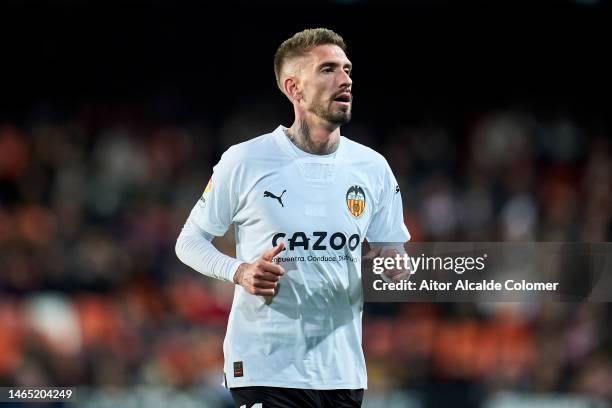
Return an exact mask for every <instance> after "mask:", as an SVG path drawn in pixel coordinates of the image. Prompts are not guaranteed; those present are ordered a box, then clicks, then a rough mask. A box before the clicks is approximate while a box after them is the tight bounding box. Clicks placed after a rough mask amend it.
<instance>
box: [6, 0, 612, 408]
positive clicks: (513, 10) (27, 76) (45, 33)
mask: <svg viewBox="0 0 612 408" xmlns="http://www.w3.org/2000/svg"><path fill="white" fill-rule="evenodd" d="M459 3H461V4H459ZM0 17H1V19H2V24H1V25H0V45H1V47H0V62H1V64H0V65H1V68H0V85H1V87H0V96H1V97H0V385H1V386H8V385H11V386H15V385H17V386H26V385H51V386H53V385H79V391H80V402H79V404H78V406H84V407H106V406H108V407H137V406H147V407H164V406H172V407H195V406H199V407H225V406H228V405H227V401H228V400H227V393H225V392H224V390H223V389H222V388H220V381H221V370H222V348H221V345H222V339H223V334H224V330H225V324H226V320H227V314H228V311H229V307H230V301H231V298H230V296H231V292H232V288H231V286H230V285H225V284H221V283H217V282H214V281H212V280H211V279H207V278H204V277H202V276H201V275H199V274H197V273H196V272H194V271H192V270H189V269H188V268H187V267H185V266H183V265H182V264H180V263H179V261H178V260H177V259H176V257H175V255H174V242H175V239H176V237H177V234H178V232H179V229H180V228H181V226H182V223H183V222H184V220H185V219H186V217H187V215H188V212H189V210H190V209H191V207H192V206H193V205H194V203H195V202H196V200H197V199H198V197H199V195H200V194H201V191H202V189H203V188H204V186H205V185H206V182H207V181H208V178H209V176H210V173H211V168H212V166H213V165H214V163H216V161H217V160H218V158H219V157H220V154H221V153H222V152H223V151H224V150H225V149H226V148H227V147H228V146H229V145H231V144H234V143H236V142H239V141H241V140H244V139H246V138H249V137H252V136H254V135H259V134H261V133H265V132H267V131H269V130H271V129H273V128H274V127H276V126H277V125H278V124H279V123H282V124H285V125H288V124H290V122H291V115H292V111H291V108H290V105H289V104H288V103H287V102H286V101H285V100H284V97H283V96H282V95H281V94H280V92H278V91H277V90H276V88H275V83H274V75H273V70H272V57H273V54H274V51H275V49H276V47H277V46H278V44H279V43H280V41H282V40H283V39H285V38H286V37H287V36H289V35H290V34H292V33H293V32H295V31H298V30H300V29H302V28H306V27H314V26H326V27H329V28H332V29H334V30H336V31H338V32H339V33H340V34H341V35H343V36H344V38H345V39H346V41H347V42H348V45H349V57H350V58H351V60H352V61H353V64H354V67H355V70H354V93H355V102H354V112H353V121H352V123H351V124H350V125H348V126H346V127H345V128H344V129H343V134H345V135H347V136H348V137H350V138H353V139H355V140H358V141H360V142H362V143H365V144H367V145H369V146H371V147H373V148H375V149H376V150H378V151H380V152H381V153H383V154H384V155H385V156H386V157H387V159H388V160H389V162H390V164H391V167H392V168H393V170H394V173H395V174H396V176H397V178H398V181H399V183H400V186H401V188H402V194H403V198H404V204H405V220H406V223H407V225H408V227H409V229H410V231H411V232H412V235H413V237H414V240H418V241H459V240H472V241H505V240H525V241H568V242H571V241H579V242H588V241H610V239H611V237H612V223H611V211H610V209H611V208H612V205H611V204H612V156H611V149H610V140H611V138H610V131H611V129H610V125H611V123H610V87H609V77H610V72H611V71H610V69H609V68H610V66H609V63H608V62H606V61H605V57H606V54H609V41H608V40H607V38H609V35H610V31H611V30H610V26H609V22H610V21H611V20H610V17H611V13H610V7H609V4H608V3H606V2H599V1H579V2H570V1H557V2H553V1H533V2H521V1H502V2H495V4H494V5H492V4H487V3H485V2H474V1H468V2H441V1H406V2H402V3H399V2H368V1H348V0H347V1H338V2H323V1H319V2H286V3H285V2H261V3H254V2H253V3H246V2H242V3H241V2H233V3H231V2H230V3H219V4H215V6H214V7H212V6H205V5H203V4H198V3H188V2H171V1H157V2H152V1H151V2H148V1H134V2H127V3H124V2H101V1H94V2H87V3H86V2H81V1H45V2H32V1H25V2H24V1H5V2H2V5H0ZM219 245H220V246H221V248H222V249H224V250H225V251H227V252H228V253H232V252H233V248H232V237H231V235H230V236H227V237H225V238H224V239H222V240H220V241H219ZM576 273H580V271H576ZM611 309H612V308H611V307H610V305H609V304H603V303H602V304H572V303H556V304H535V303H533V304H516V303H509V304H493V305H491V304H488V305H478V304H469V303H460V304H367V305H366V308H365V314H364V339H363V345H364V349H365V352H366V358H367V361H368V369H369V383H370V390H369V392H368V393H367V401H366V404H365V406H366V407H379V406H385V407H388V408H392V407H446V406H454V407H477V406H486V407H510V406H518V405H522V406H533V407H538V406H555V407H561V406H580V407H582V406H584V407H587V406H598V405H596V403H595V402H594V401H596V400H598V401H603V402H602V404H603V403H604V402H605V401H610V400H612V338H611V334H612V333H611V329H610V327H611V324H610V323H611V311H612V310H611ZM15 406H20V407H24V406H26V405H24V404H19V405H15ZM36 406H42V405H36ZM48 406H51V405H48ZM54 406H60V405H54ZM601 406H605V405H601Z"/></svg>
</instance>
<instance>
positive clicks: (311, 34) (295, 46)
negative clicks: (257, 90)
mask: <svg viewBox="0 0 612 408" xmlns="http://www.w3.org/2000/svg"><path fill="white" fill-rule="evenodd" d="M325 44H333V45H337V46H338V47H340V48H342V51H344V52H346V44H345V43H344V40H343V39H342V37H340V35H338V34H336V33H335V32H333V31H332V30H329V29H327V28H310V29H307V30H304V31H300V32H299V33H296V34H294V35H293V37H291V38H289V39H287V40H285V41H283V43H282V44H281V45H280V47H278V49H277V50H276V54H274V75H275V76H276V84H277V85H278V87H279V88H280V89H281V90H282V89H283V88H282V86H281V83H280V75H281V71H282V69H283V65H284V64H285V62H286V61H287V60H290V59H292V58H295V57H301V56H303V55H305V54H306V53H307V52H308V51H310V50H312V49H313V48H314V47H317V46H319V45H325Z"/></svg>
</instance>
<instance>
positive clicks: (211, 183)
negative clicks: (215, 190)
mask: <svg viewBox="0 0 612 408" xmlns="http://www.w3.org/2000/svg"><path fill="white" fill-rule="evenodd" d="M212 187H213V179H212V177H211V178H210V180H208V184H206V188H205V189H204V192H203V193H202V196H201V197H200V202H201V203H202V204H203V205H204V204H206V196H208V193H210V191H211V190H212Z"/></svg>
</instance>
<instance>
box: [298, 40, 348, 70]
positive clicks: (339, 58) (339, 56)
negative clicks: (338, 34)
mask: <svg viewBox="0 0 612 408" xmlns="http://www.w3.org/2000/svg"><path fill="white" fill-rule="evenodd" d="M306 57H307V60H308V62H309V63H310V64H312V65H314V66H318V65H320V64H323V63H326V62H334V63H336V64H339V65H345V64H350V63H351V61H349V59H348V58H347V56H346V54H345V53H344V51H343V50H342V48H340V47H338V46H337V45H334V44H325V45H317V46H316V47H314V48H313V49H312V50H310V51H309V52H308V53H307V54H306Z"/></svg>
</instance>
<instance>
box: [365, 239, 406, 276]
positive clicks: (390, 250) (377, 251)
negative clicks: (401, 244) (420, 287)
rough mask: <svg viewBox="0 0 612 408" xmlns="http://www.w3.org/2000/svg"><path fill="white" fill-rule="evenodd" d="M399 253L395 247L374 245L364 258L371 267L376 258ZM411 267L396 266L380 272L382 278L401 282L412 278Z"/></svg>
mask: <svg viewBox="0 0 612 408" xmlns="http://www.w3.org/2000/svg"><path fill="white" fill-rule="evenodd" d="M397 254H398V251H397V249H396V248H394V247H372V248H371V249H370V251H368V253H367V254H366V255H365V256H364V257H363V258H362V260H363V261H365V262H366V265H367V266H366V267H368V268H371V264H372V262H373V261H374V258H393V259H395V256H396V255H397ZM411 275H412V274H411V272H410V269H403V268H394V269H385V270H384V272H382V273H381V274H380V277H381V278H382V280H384V281H385V282H387V283H390V282H394V283H397V282H400V281H404V280H408V279H410V276H411Z"/></svg>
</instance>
